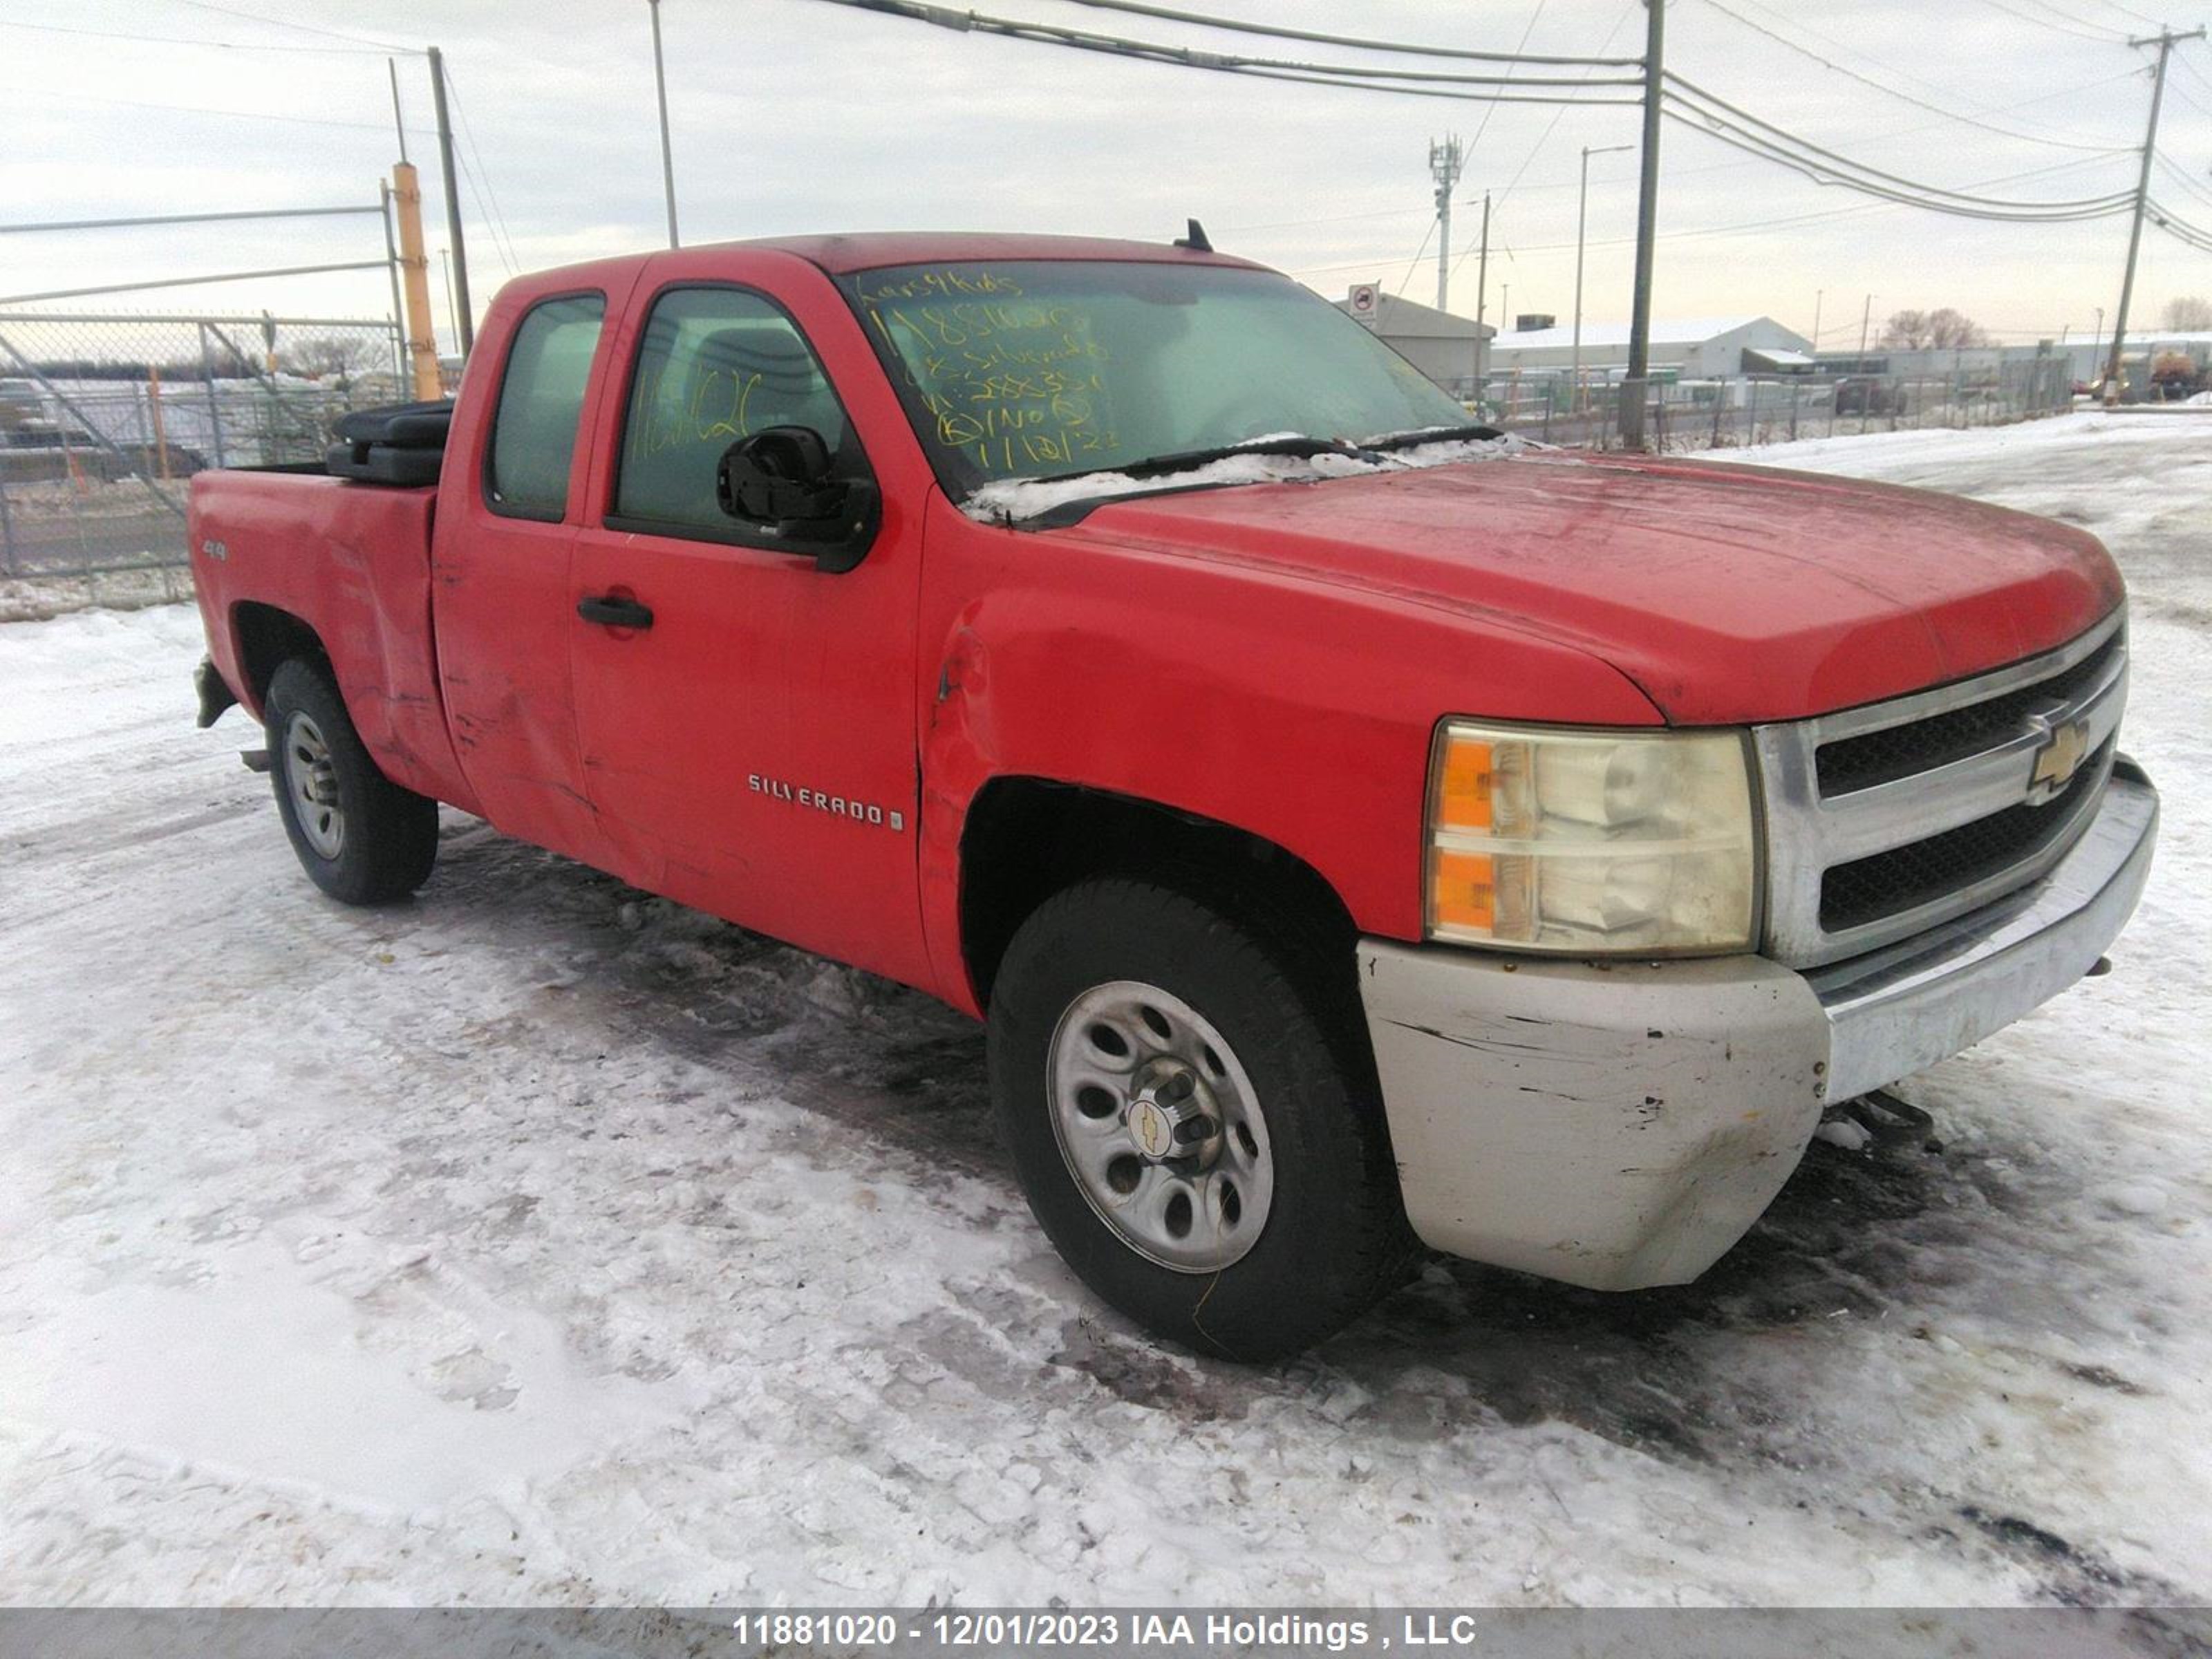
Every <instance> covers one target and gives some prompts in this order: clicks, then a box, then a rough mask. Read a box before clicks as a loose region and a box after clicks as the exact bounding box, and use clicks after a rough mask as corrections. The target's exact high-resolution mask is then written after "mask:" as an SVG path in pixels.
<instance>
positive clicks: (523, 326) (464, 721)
mask: <svg viewBox="0 0 2212 1659" xmlns="http://www.w3.org/2000/svg"><path fill="white" fill-rule="evenodd" d="M620 298H621V295H612V296H610V295H609V294H607V293H606V292H605V291H604V290H602V289H586V290H582V291H571V292H566V293H557V294H551V295H544V296H542V297H536V298H532V299H526V300H524V301H521V302H520V306H519V307H518V312H519V314H515V315H513V318H512V321H511V323H510V322H509V320H508V319H507V318H503V317H501V315H500V314H499V312H498V309H496V308H495V313H494V314H493V316H492V317H490V318H489V319H487V326H486V329H485V335H486V337H485V339H484V341H483V346H482V347H481V348H480V349H479V352H478V355H477V359H476V362H475V364H474V365H473V367H472V368H471V373H472V374H496V375H497V376H498V386H497V388H496V390H495V393H494V395H493V399H492V414H491V417H490V419H489V421H488V422H484V423H483V424H482V425H481V426H480V427H478V428H476V429H474V430H473V431H472V432H471V433H470V434H468V435H466V436H465V441H464V442H463V444H462V445H461V447H460V449H459V453H451V454H448V455H447V460H446V465H447V469H448V471H447V478H446V481H445V484H444V487H443V488H442V489H441V491H440V494H439V518H438V522H437V524H436V526H435V532H434V538H433V557H432V568H433V574H434V576H435V584H434V586H433V588H432V599H431V603H432V605H433V607H434V617H435V630H436V637H437V642H438V675H439V684H440V686H441V690H442V691H443V693H444V696H445V700H446V713H447V720H448V721H449V722H450V723H451V726H452V730H453V746H454V751H455V753H456V755H457V756H458V757H459V762H460V766H461V770H462V772H463V773H464V774H465V776H466V777H467V779H468V781H469V785H470V787H471V788H472V789H474V790H475V792H476V795H477V804H478V805H479V806H480V807H481V808H482V810H483V814H484V816H485V817H488V818H489V819H490V820H491V822H492V823H495V825H497V826H498V827H499V828H500V829H502V830H505V831H506V832H507V834H509V835H513V836H520V837H521V838H522V839H523V840H526V841H532V842H537V843H538V845H540V846H542V847H550V848H555V849H556V850H557V851H559V852H562V853H566V854H569V855H570V856H571V857H574V858H580V859H582V860H586V862H588V863H592V864H599V865H604V864H605V862H606V861H607V860H608V858H609V856H610V848H609V846H608V843H607V841H606V838H605V836H604V835H603V834H602V833H601V831H600V829H599V820H598V816H597V814H596V813H594V812H593V811H592V806H591V802H590V800H589V799H588V797H587V796H586V794H585V793H584V782H583V774H582V769H581V766H580V762H579V758H578V755H577V749H576V713H575V700H574V686H573V683H572V680H571V678H570V671H569V663H568V647H569V644H570V634H571V631H572V629H573V627H574V622H575V615H574V599H572V598H571V596H570V593H569V568H568V563H569V558H570V555H571V553H572V551H573V549H574V542H575V538H576V526H577V523H578V518H579V513H580V508H581V504H582V495H581V484H582V482H583V477H584V471H585V469H584V468H583V467H582V466H581V465H580V464H579V461H578V447H579V442H580V435H581V433H582V431H583V429H584V426H585V422H584V420H583V414H584V410H585V409H586V406H587V405H588V404H590V402H591V400H592V396H593V394H594V392H596V390H597V380H596V378H595V363H596V362H597V358H598V353H599V343H600V340H601V337H602V335H603V333H604V331H605V323H606V318H607V314H608V311H609V307H610V301H611V299H612V301H614V302H617V303H618V302H619V301H620ZM506 303H507V302H506V301H505V299H504V298H502V301H501V306H502V307H503V306H504V305H505V304H506ZM503 324H505V325H507V326H506V327H505V328H504V330H502V327H501V325H503Z"/></svg>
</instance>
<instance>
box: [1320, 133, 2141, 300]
mask: <svg viewBox="0 0 2212 1659" xmlns="http://www.w3.org/2000/svg"><path fill="white" fill-rule="evenodd" d="M2100 159H2101V158H2099V157H2085V158H2082V159H2080V160H2076V161H2058V162H2055V163H2053V164H2052V165H2051V166H2049V167H2031V168H2029V169H2027V171H2026V172H2023V173H2003V174H2001V175H1999V176H1997V177H1996V178H1992V179H1977V180H1975V183H1976V185H2006V184H2015V183H2017V182H2018V181H2020V180H2021V179H2034V178H2040V177H2043V176H2045V175H2046V174H2049V173H2063V172H2065V171H2066V170H2067V169H2068V168H2069V167H2090V166H2093V165H2094V164H2095V162H2096V161H2098V160H2100ZM1909 205H1911V204H1907V203H1900V202H1868V203H1864V204H1861V205H1859V206H1857V207H1847V208H1842V209H1837V208H1822V209H1820V210H1816V211H1814V212H1809V213H1793V214H1789V215H1786V216H1783V217H1780V218H1772V219H1753V220H1749V221H1744V222H1736V223H1733V224H1726V225H1703V226H1699V227H1698V228H1694V229H1691V230H1662V231H1661V232H1660V233H1659V240H1661V241H1662V242H1675V241H1694V240H1699V239H1702V238H1705V237H1727V236H1742V235H1748V234H1751V233H1753V232H1754V231H1762V230H1779V229H1783V228H1788V227H1790V226H1794V225H1808V224H1828V223H1832V222H1835V221H1836V220H1838V219H1851V218H1857V217H1859V216H1862V215H1864V214H1869V213H1893V212H1895V211H1896V210H1898V209H1899V208H1900V207H1904V206H1909ZM1635 240H1636V239H1635V238H1634V237H1632V236H1608V237H1604V238H1601V239H1599V240H1594V241H1591V242H1589V244H1588V246H1591V247H1629V246H1633V245H1634V243H1635ZM1574 246H1575V245H1574V244H1573V243H1572V242H1539V243H1534V244H1532V245H1530V246H1527V247H1524V248H1522V249H1521V250H1520V252H1522V253H1565V252H1569V251H1571V249H1572V248H1573V247H1574ZM1373 264H1376V261H1374V260H1372V259H1351V260H1346V261H1345V262H1344V263H1343V264H1328V265H1300V266H1297V268H1295V269H1294V270H1291V273H1290V274H1291V276H1320V275H1322V274H1324V273H1326V272H1331V271H1338V270H1361V269H1364V268H1367V267H1370V266H1372V265H1373Z"/></svg>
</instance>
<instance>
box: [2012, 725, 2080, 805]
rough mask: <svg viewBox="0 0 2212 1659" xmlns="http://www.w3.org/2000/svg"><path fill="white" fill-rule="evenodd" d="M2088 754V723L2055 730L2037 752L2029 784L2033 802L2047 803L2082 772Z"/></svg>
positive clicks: (2028, 795) (2029, 794)
mask: <svg viewBox="0 0 2212 1659" xmlns="http://www.w3.org/2000/svg"><path fill="white" fill-rule="evenodd" d="M2088 753H2089V722H2088V721H2087V720H2074V721H2072V722H2070V723H2069V724H2068V725H2065V726H2059V727H2057V729H2056V730H2054V731H2053V732H2051V736H2050V738H2049V739H2048V740H2047V741H2045V744H2044V745H2043V747H2042V748H2041V749H2039V750H2036V754H2035V770H2034V772H2033V773H2032V774H2031V775H2029V777H2028V781H2027V798H2028V799H2030V800H2048V799H2051V797H2052V796H2053V795H2056V794H2057V793H2058V792H2059V791H2060V790H2062V789H2063V788H2064V787H2066V786H2067V784H2068V783H2069V782H2070V781H2072V779H2073V776H2074V775H2075V773H2076V772H2078V771H2080V770H2081V763H2082V761H2083V760H2084V759H2086V758H2087V756H2088Z"/></svg>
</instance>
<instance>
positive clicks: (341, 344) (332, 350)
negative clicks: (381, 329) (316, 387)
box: [276, 334, 381, 386]
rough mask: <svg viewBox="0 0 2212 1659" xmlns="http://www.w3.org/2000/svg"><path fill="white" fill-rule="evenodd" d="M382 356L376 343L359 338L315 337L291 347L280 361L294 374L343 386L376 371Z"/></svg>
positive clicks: (341, 335) (282, 353) (317, 335)
mask: <svg viewBox="0 0 2212 1659" xmlns="http://www.w3.org/2000/svg"><path fill="white" fill-rule="evenodd" d="M380 356H381V354H380V352H379V351H378V350H377V349H376V347H375V345H374V343H372V342H370V341H368V340H366V339H364V338H362V337H360V336H359V335H353V334H311V335H309V336H308V337H307V338H305V339H303V340H295V341H294V342H292V343H290V344H289V345H287V346H286V347H285V348H284V349H283V351H281V352H279V353H278V354H277V358H276V361H277V362H279V363H280V364H282V365H283V368H286V369H288V370H289V371H290V372H291V373H292V374H300V375H304V376H305V377H306V378H307V379H308V380H322V379H324V378H325V377H329V378H331V379H335V380H337V382H338V383H339V385H341V386H343V385H344V384H345V383H346V382H347V381H348V380H351V379H352V378H353V377H354V376H355V375H356V374H360V373H361V372H362V370H363V369H366V368H372V367H374V365H375V364H376V363H377V362H379V360H380Z"/></svg>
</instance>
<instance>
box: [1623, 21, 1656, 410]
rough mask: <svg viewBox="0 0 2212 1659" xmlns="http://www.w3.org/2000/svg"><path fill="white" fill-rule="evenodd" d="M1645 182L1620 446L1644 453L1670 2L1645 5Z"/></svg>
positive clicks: (1638, 204) (1638, 200)
mask: <svg viewBox="0 0 2212 1659" xmlns="http://www.w3.org/2000/svg"><path fill="white" fill-rule="evenodd" d="M1644 10H1645V13H1646V14H1647V15H1646V16H1645V19H1644V176H1643V179H1642V181H1641V184H1640V185H1639V187H1638V191H1637V198H1636V293H1635V297H1634V298H1633V300H1632V301H1631V302H1630V307H1629V315H1628V374H1627V376H1626V379H1624V380H1622V381H1621V383H1620V446H1621V447H1622V448H1624V449H1641V448H1643V447H1644V401H1645V397H1644V382H1645V380H1647V379H1648V378H1649V376H1650V373H1651V269H1652V258H1653V252H1654V249H1653V246H1652V239H1653V237H1654V236H1655V235H1656V234H1657V229H1658V222H1659V94H1660V90H1661V88H1662V81H1661V79H1660V77H1661V76H1662V74H1663V73H1664V72H1665V70H1664V67H1663V66H1664V64H1665V59H1666V44H1667V0H1644Z"/></svg>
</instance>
